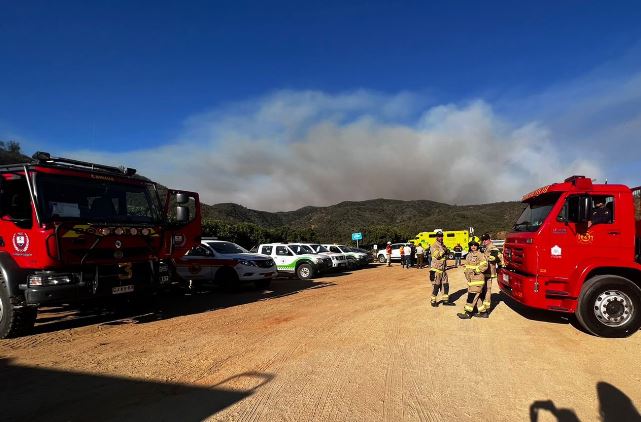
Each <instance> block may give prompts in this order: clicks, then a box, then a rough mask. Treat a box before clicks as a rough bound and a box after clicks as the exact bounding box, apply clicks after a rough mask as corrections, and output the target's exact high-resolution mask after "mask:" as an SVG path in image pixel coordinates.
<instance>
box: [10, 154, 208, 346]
mask: <svg viewBox="0 0 641 422" xmlns="http://www.w3.org/2000/svg"><path fill="white" fill-rule="evenodd" d="M135 173H136V171H135V170H134V169H130V168H124V169H123V168H118V167H111V166H105V165H100V164H95V163H89V162H83V161H78V160H72V159H67V158H56V157H51V156H50V154H48V153H43V152H37V153H36V154H34V155H33V161H31V162H30V163H26V164H13V165H3V166H0V216H1V217H0V338H5V337H11V336H16V335H20V334H22V333H25V332H28V331H29V330H30V329H31V328H32V327H33V324H34V322H35V319H36V313H37V308H38V306H40V305H52V304H61V303H71V302H77V301H85V300H88V299H93V298H99V297H109V296H114V295H118V296H120V295H128V294H146V293H149V292H152V291H154V290H156V289H159V288H163V287H165V286H168V285H169V283H170V282H171V280H170V270H169V266H168V263H169V261H170V259H171V258H172V257H179V256H182V255H184V254H185V252H186V251H188V250H189V249H190V248H191V247H192V246H193V245H195V244H198V243H200V220H201V217H200V202H199V198H198V194H196V193H193V192H184V191H183V192H180V191H175V190H168V191H167V192H166V193H165V194H164V196H165V197H164V199H163V200H161V196H160V194H159V189H160V187H159V186H157V185H156V184H155V183H153V182H150V181H148V180H146V179H144V178H141V177H136V176H135Z"/></svg>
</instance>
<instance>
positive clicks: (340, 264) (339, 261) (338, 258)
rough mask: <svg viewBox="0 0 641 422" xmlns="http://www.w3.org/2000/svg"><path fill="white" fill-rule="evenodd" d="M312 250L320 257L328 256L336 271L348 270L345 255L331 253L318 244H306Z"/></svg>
mask: <svg viewBox="0 0 641 422" xmlns="http://www.w3.org/2000/svg"><path fill="white" fill-rule="evenodd" d="M304 245H307V246H309V247H310V248H312V250H313V251H314V252H316V253H317V254H319V255H323V256H328V257H329V258H330V259H331V260H332V267H333V269H334V270H335V271H339V270H341V269H345V268H347V257H346V256H345V254H343V253H338V252H330V250H329V249H327V248H326V247H324V246H323V245H321V244H318V243H304Z"/></svg>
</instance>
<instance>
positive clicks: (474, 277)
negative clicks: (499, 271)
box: [456, 240, 488, 319]
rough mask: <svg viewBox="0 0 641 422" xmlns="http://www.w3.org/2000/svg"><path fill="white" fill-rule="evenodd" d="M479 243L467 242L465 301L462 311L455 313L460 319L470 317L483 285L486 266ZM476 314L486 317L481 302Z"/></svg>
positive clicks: (485, 310) (485, 311)
mask: <svg viewBox="0 0 641 422" xmlns="http://www.w3.org/2000/svg"><path fill="white" fill-rule="evenodd" d="M479 246H480V245H479V243H478V242H477V241H475V240H472V241H471V242H470V243H468V250H469V253H468V254H467V256H466V257H465V278H466V279H467V302H466V303H465V307H464V308H463V312H460V313H458V314H456V315H457V316H458V317H459V318H461V319H470V318H472V312H474V306H475V305H476V303H477V302H478V300H479V299H480V297H481V293H482V292H483V287H484V286H485V275H484V274H483V273H484V272H485V271H486V270H487V267H488V264H487V260H486V259H485V255H484V254H482V253H481V251H479ZM478 311H479V313H478V316H479V317H480V318H487V317H488V314H487V309H486V308H485V305H483V303H482V302H481V303H479V305H478Z"/></svg>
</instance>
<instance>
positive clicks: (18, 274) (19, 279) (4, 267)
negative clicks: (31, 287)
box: [0, 252, 27, 297]
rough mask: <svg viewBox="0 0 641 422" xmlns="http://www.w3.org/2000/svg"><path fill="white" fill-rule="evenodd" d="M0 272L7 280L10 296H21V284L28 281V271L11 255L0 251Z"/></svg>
mask: <svg viewBox="0 0 641 422" xmlns="http://www.w3.org/2000/svg"><path fill="white" fill-rule="evenodd" d="M0 272H2V277H3V278H4V280H5V284H6V285H7V289H8V290H9V296H10V297H21V296H22V292H21V290H20V288H19V285H20V284H24V283H26V282H27V271H25V270H23V269H22V268H20V267H19V266H18V264H16V261H14V260H13V258H12V257H11V255H9V254H8V253H6V252H0Z"/></svg>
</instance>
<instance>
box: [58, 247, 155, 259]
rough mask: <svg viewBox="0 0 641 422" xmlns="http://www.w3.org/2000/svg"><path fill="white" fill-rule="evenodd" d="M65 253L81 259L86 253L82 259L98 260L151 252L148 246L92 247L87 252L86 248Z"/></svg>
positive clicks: (143, 255) (146, 254) (140, 255)
mask: <svg viewBox="0 0 641 422" xmlns="http://www.w3.org/2000/svg"><path fill="white" fill-rule="evenodd" d="M119 252H121V253H122V256H119V255H120V254H119ZM67 253H68V254H70V255H71V256H73V257H74V258H77V259H82V258H83V257H84V256H85V254H86V255H87V257H86V258H85V259H84V260H85V261H99V260H112V259H114V258H117V259H122V258H124V259H127V258H129V259H138V258H147V256H149V254H150V253H151V250H150V249H149V248H123V249H93V250H91V251H89V253H87V250H86V249H70V250H68V251H67Z"/></svg>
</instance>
